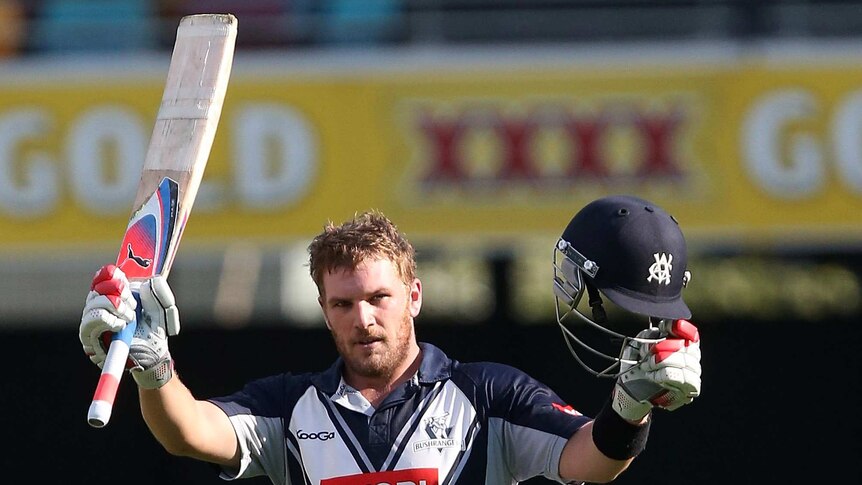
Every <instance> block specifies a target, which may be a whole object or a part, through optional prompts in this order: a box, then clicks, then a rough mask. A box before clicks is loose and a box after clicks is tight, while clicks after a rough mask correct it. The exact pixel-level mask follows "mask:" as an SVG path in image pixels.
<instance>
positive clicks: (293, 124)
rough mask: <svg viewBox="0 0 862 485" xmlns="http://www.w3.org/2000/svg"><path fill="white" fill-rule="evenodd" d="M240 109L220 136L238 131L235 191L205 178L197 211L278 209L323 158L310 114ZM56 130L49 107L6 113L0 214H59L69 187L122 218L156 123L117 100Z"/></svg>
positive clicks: (0, 123)
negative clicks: (49, 144)
mask: <svg viewBox="0 0 862 485" xmlns="http://www.w3.org/2000/svg"><path fill="white" fill-rule="evenodd" d="M238 113H239V114H238V116H235V117H233V119H232V123H230V124H229V125H226V126H225V127H223V128H222V130H223V131H222V133H223V134H222V135H221V136H222V137H228V136H230V135H233V136H231V137H230V141H231V143H232V154H233V156H232V157H229V159H230V160H231V162H232V163H233V165H234V174H235V177H234V178H233V180H232V181H230V183H232V184H233V185H232V186H229V185H228V184H226V183H219V182H218V181H209V182H208V181H206V180H204V181H203V182H202V183H201V188H200V192H199V197H198V199H199V203H198V204H197V205H198V209H199V210H202V211H206V210H217V209H220V208H221V206H223V205H224V204H225V203H234V204H236V205H239V206H242V207H249V208H253V209H258V210H274V209H281V208H284V207H285V206H287V205H290V204H294V203H296V202H297V201H299V200H300V199H301V198H302V197H304V196H305V195H307V193H308V192H309V190H311V182H312V181H313V179H314V177H315V176H316V174H317V165H318V163H319V161H318V147H317V144H318V140H317V137H316V136H315V133H314V130H313V128H312V126H311V125H310V124H309V123H308V121H307V120H306V119H305V117H304V115H303V114H302V113H301V112H299V111H297V110H295V109H293V108H290V107H287V106H283V105H277V104H264V103H253V104H247V105H243V106H242V107H241V108H240V109H239V110H238ZM57 125H58V123H57V119H56V115H55V114H53V113H51V112H50V111H49V110H44V109H17V110H7V111H0V216H11V217H17V218H21V219H35V218H39V217H44V216H46V215H48V214H50V213H51V212H53V211H55V210H57V208H58V205H59V203H60V198H61V195H62V194H63V192H64V190H66V189H68V190H69V192H70V194H71V196H72V203H73V204H77V205H80V206H81V207H82V208H83V209H85V210H87V211H89V212H92V213H95V214H101V215H117V214H124V213H126V212H127V211H128V205H129V204H130V203H131V200H132V198H134V196H135V190H136V187H137V185H138V180H139V178H140V167H141V165H142V163H143V158H144V156H145V154H146V150H147V144H148V142H149V138H150V135H151V128H150V126H151V125H150V124H149V123H147V122H146V121H145V120H144V118H143V117H141V116H138V115H137V114H136V113H135V112H134V111H133V110H131V109H127V108H126V107H124V106H120V105H115V104H112V105H107V104H106V105H97V106H94V107H92V108H90V109H88V110H86V111H84V112H83V113H81V114H80V115H79V116H77V117H76V118H74V119H72V120H71V121H70V122H69V125H68V128H67V130H68V132H67V133H58V132H57V130H58V128H57ZM61 129H62V128H61ZM50 138H57V139H59V140H60V142H59V143H58V145H59V146H58V147H57V148H56V150H57V152H56V153H50V152H49V151H48V150H47V149H42V148H41V146H42V145H40V144H44V143H45V140H46V139H50ZM63 184H68V187H64V186H63Z"/></svg>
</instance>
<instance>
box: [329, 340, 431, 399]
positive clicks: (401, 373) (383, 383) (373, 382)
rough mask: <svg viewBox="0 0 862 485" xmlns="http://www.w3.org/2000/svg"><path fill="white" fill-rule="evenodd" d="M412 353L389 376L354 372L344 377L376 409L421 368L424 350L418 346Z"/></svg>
mask: <svg viewBox="0 0 862 485" xmlns="http://www.w3.org/2000/svg"><path fill="white" fill-rule="evenodd" d="M410 355H411V357H409V358H408V359H406V360H405V362H404V365H402V366H401V367H399V368H398V370H396V371H395V372H394V373H393V374H392V375H391V376H389V377H363V376H357V375H355V374H353V375H345V377H344V379H345V381H346V382H347V383H348V384H350V385H351V386H352V387H353V388H354V389H356V390H357V391H359V393H360V394H362V396H363V397H364V398H365V399H367V400H368V402H369V403H371V406H372V407H374V408H375V409H376V408H377V406H378V405H380V403H382V402H383V400H384V399H386V396H388V395H389V394H390V393H391V392H392V391H393V390H395V389H396V388H398V386H400V385H401V384H403V383H405V382H407V381H409V380H410V378H412V377H413V375H415V374H416V372H417V371H418V370H419V364H420V363H421V362H422V351H421V350H419V348H418V346H417V347H416V349H415V351H414V352H411V354H410Z"/></svg>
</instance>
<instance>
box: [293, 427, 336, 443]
mask: <svg viewBox="0 0 862 485" xmlns="http://www.w3.org/2000/svg"><path fill="white" fill-rule="evenodd" d="M296 437H297V438H299V439H301V440H320V441H326V440H331V439H333V438H335V431H318V432H317V433H306V432H304V431H303V430H299V431H297V432H296Z"/></svg>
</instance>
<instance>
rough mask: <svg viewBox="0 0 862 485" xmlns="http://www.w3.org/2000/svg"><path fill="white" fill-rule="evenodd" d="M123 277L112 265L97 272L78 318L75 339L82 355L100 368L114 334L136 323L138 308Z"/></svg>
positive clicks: (124, 276)
mask: <svg viewBox="0 0 862 485" xmlns="http://www.w3.org/2000/svg"><path fill="white" fill-rule="evenodd" d="M137 304H138V303H137V301H135V298H134V296H133V295H132V289H131V286H130V285H129V280H128V279H126V275H125V273H123V271H122V270H120V268H118V267H116V266H115V265H113V264H109V265H105V266H102V267H101V268H99V271H97V272H96V275H95V276H94V277H93V281H92V283H91V284H90V292H89V293H87V299H86V302H85V304H84V312H83V314H82V315H81V325H80V327H78V338H79V339H80V341H81V345H82V346H83V347H84V353H85V354H87V356H88V357H90V360H91V361H93V363H94V364H96V365H97V366H99V368H102V366H103V365H104V363H105V356H106V355H107V348H108V345H109V344H110V341H111V337H112V336H113V333H114V332H119V331H120V330H122V329H123V328H125V326H126V324H127V323H128V322H131V321H132V320H134V319H135V308H136V307H137Z"/></svg>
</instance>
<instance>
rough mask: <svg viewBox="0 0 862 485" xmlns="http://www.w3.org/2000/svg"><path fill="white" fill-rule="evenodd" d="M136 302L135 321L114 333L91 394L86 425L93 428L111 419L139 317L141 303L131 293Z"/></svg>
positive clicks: (99, 426)
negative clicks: (100, 372)
mask: <svg viewBox="0 0 862 485" xmlns="http://www.w3.org/2000/svg"><path fill="white" fill-rule="evenodd" d="M133 294H134V295H135V299H136V300H138V309H137V310H136V311H135V320H132V321H131V322H129V323H128V324H126V327H125V328H123V329H122V330H120V331H119V332H117V333H115V334H114V336H113V337H112V339H111V345H110V346H109V347H108V354H107V355H106V356H105V363H104V364H103V365H102V374H101V375H100V376H99V384H98V385H97V386H96V392H95V393H94V394H93V402H91V403H90V409H89V411H87V423H88V424H89V425H90V426H92V427H94V428H102V427H104V426H105V425H106V424H108V420H109V419H111V411H112V410H113V407H114V398H116V397H117V389H118V388H119V387H120V379H121V378H122V377H123V372H124V371H125V369H126V360H127V359H128V357H129V347H130V346H131V345H132V336H133V335H134V334H135V329H136V328H137V326H138V323H137V319H138V318H139V317H140V308H141V302H140V299H139V297H138V294H137V292H134V293H133Z"/></svg>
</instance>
